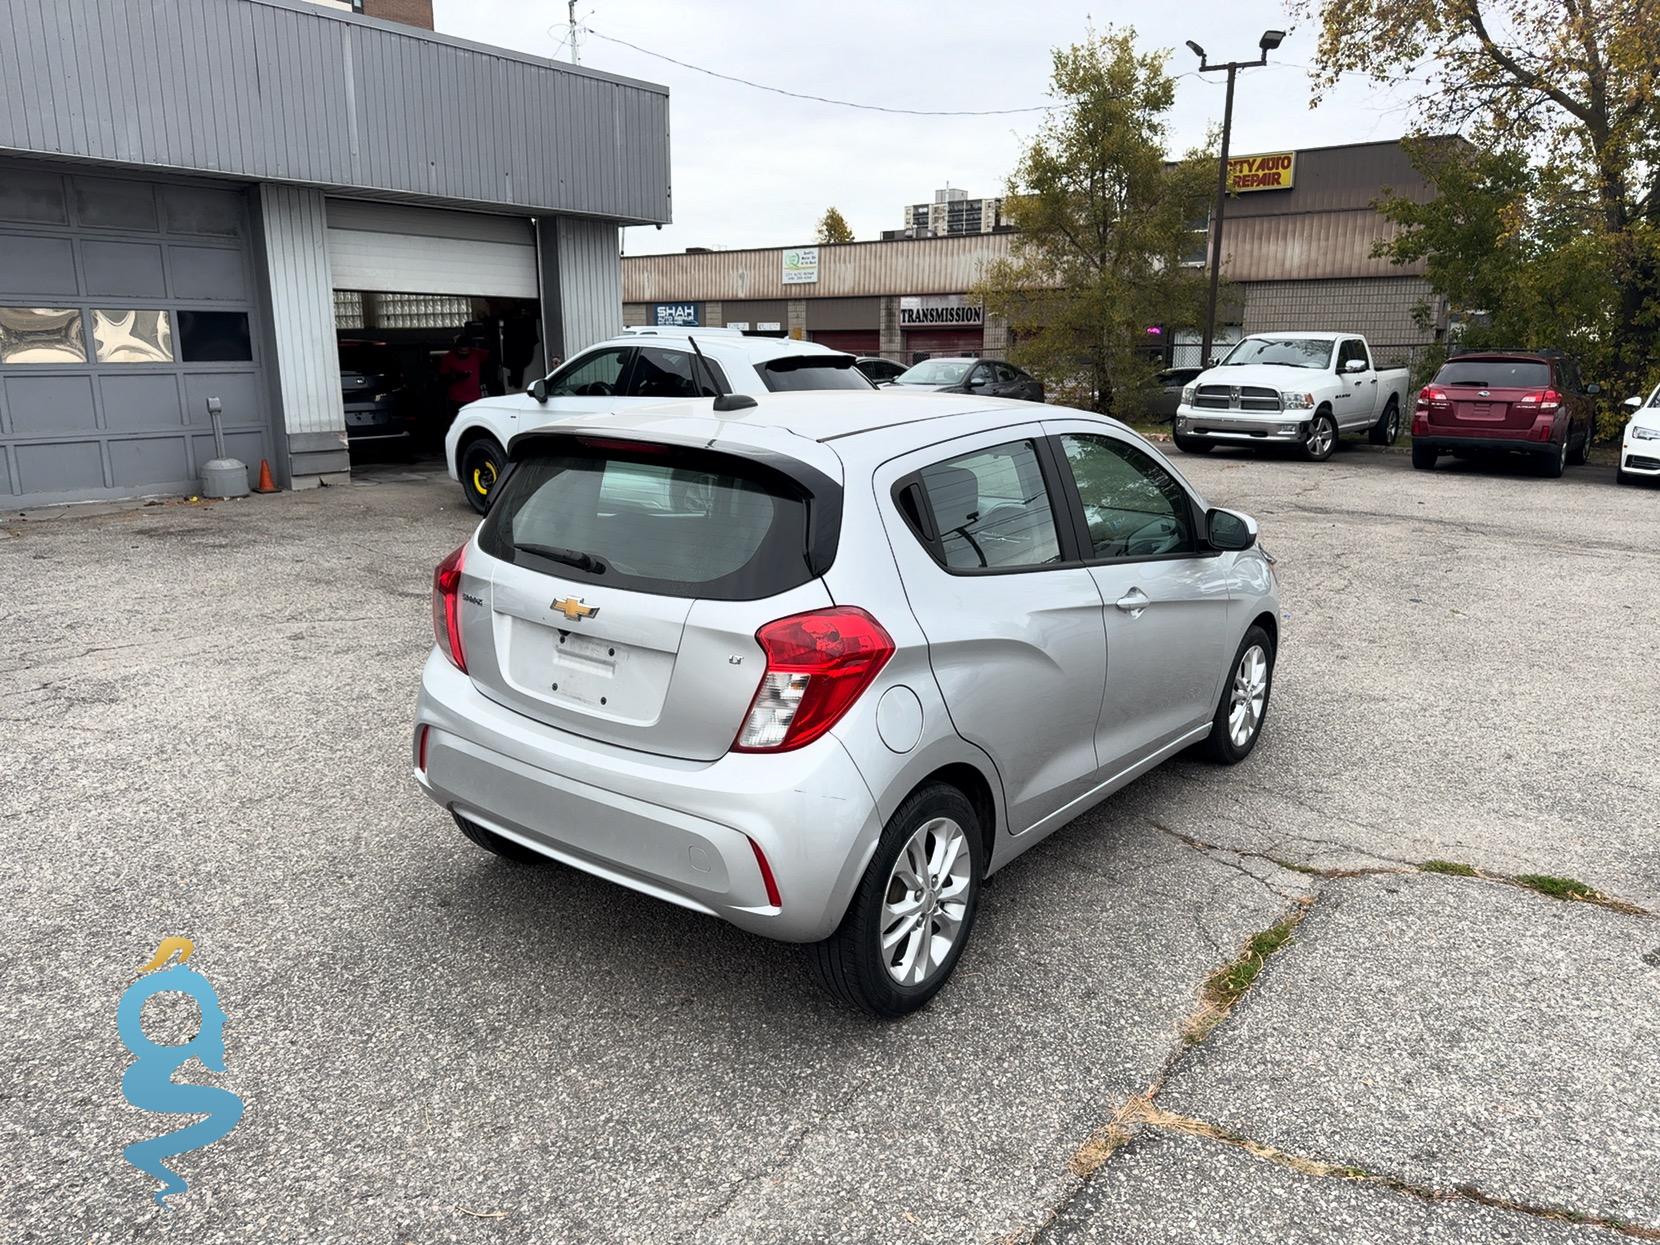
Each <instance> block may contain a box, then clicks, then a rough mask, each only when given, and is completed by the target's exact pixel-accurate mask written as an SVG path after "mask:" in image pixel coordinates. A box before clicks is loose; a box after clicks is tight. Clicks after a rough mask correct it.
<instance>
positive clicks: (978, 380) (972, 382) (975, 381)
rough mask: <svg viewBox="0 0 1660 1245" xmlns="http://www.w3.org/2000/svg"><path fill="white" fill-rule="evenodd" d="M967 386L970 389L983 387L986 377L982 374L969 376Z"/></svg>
mask: <svg viewBox="0 0 1660 1245" xmlns="http://www.w3.org/2000/svg"><path fill="white" fill-rule="evenodd" d="M968 387H969V388H970V389H984V388H985V387H986V378H985V377H984V376H971V377H969V379H968Z"/></svg>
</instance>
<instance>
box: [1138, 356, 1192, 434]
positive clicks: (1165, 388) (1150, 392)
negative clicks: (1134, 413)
mask: <svg viewBox="0 0 1660 1245" xmlns="http://www.w3.org/2000/svg"><path fill="white" fill-rule="evenodd" d="M1204 370H1205V369H1204V368H1202V367H1167V368H1165V369H1164V370H1163V371H1162V372H1159V373H1157V374H1156V375H1155V376H1154V377H1153V383H1152V384H1151V385H1150V386H1148V388H1147V389H1146V390H1145V391H1144V392H1143V396H1142V410H1143V412H1144V413H1145V414H1146V417H1147V418H1148V419H1151V420H1156V421H1157V422H1159V423H1165V424H1168V423H1169V422H1170V421H1171V420H1173V419H1175V418H1176V408H1177V407H1178V406H1180V405H1181V402H1182V387H1183V386H1184V385H1191V384H1192V383H1193V381H1194V379H1195V378H1196V377H1197V376H1198V375H1199V373H1200V372H1202V371H1204Z"/></svg>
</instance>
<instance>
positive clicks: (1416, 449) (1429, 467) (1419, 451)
mask: <svg viewBox="0 0 1660 1245" xmlns="http://www.w3.org/2000/svg"><path fill="white" fill-rule="evenodd" d="M1439 457H1440V455H1438V454H1437V453H1436V452H1435V451H1434V450H1433V449H1431V448H1430V447H1429V446H1427V445H1419V444H1417V443H1416V442H1414V443H1413V446H1412V465H1413V466H1414V467H1416V468H1417V469H1418V470H1419V471H1434V470H1435V460H1436V459H1437V458H1439Z"/></svg>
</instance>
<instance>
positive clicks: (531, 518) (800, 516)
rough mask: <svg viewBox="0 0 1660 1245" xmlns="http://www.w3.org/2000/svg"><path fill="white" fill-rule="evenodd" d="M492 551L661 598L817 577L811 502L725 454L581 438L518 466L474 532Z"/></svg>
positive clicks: (750, 593)
mask: <svg viewBox="0 0 1660 1245" xmlns="http://www.w3.org/2000/svg"><path fill="white" fill-rule="evenodd" d="M478 540H479V544H480V546H481V547H482V548H483V549H484V551H485V552H486V553H488V554H490V556H492V557H496V558H500V559H502V560H503V561H504V562H512V563H513V564H514V565H516V566H523V567H527V568H529V569H531V570H539V571H543V572H545V573H546V574H549V575H557V576H560V577H561V578H564V579H579V580H585V581H588V582H591V583H595V584H606V585H612V586H615V587H618V588H627V589H632V590H635V591H640V592H654V593H657V594H659V595H661V596H673V597H707V598H714V599H718V600H728V601H749V600H755V599H757V598H759V597H768V596H774V595H776V594H778V593H780V592H783V591H785V590H786V589H789V588H794V587H796V586H797V585H799V584H803V583H805V582H806V581H807V580H808V579H810V578H812V572H811V571H810V570H809V569H808V558H807V502H806V500H805V499H804V498H803V497H802V496H800V495H799V494H798V493H796V492H795V491H794V489H793V488H792V486H791V484H790V482H789V481H788V480H785V479H784V478H783V477H781V476H775V475H774V474H773V473H772V472H769V471H766V470H765V469H764V468H759V467H756V466H755V465H754V464H750V463H745V462H744V461H743V460H741V459H737V458H733V457H730V456H728V455H724V454H714V453H709V452H700V451H694V450H678V449H669V448H667V447H658V446H650V447H645V448H644V449H643V450H640V449H634V448H632V447H624V448H601V447H597V446H584V445H581V444H579V443H576V442H572V443H570V444H569V445H564V444H561V445H558V446H555V447H550V448H549V449H548V450H547V451H545V452H538V453H534V454H532V455H531V456H529V457H526V458H525V459H523V460H522V461H520V462H518V463H516V464H515V465H514V467H513V469H512V471H511V472H510V473H509V474H508V476H507V478H506V479H505V480H503V481H502V484H501V487H500V491H499V495H498V496H497V497H496V498H495V500H494V501H493V502H492V504H491V506H490V513H489V514H488V515H487V516H486V518H485V520H484V525H483V526H482V527H481V528H480V529H479V537H478Z"/></svg>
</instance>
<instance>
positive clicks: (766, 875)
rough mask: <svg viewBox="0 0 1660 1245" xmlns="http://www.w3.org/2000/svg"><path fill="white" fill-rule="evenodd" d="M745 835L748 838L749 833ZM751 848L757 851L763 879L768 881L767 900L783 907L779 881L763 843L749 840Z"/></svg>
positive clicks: (757, 859)
mask: <svg viewBox="0 0 1660 1245" xmlns="http://www.w3.org/2000/svg"><path fill="white" fill-rule="evenodd" d="M744 837H746V838H748V836H747V835H745V836H744ZM749 850H750V851H752V852H754V853H755V863H756V864H757V865H759V866H760V869H761V881H763V882H764V883H766V887H767V902H768V903H770V904H771V905H772V906H773V907H775V908H782V907H783V906H784V904H783V901H782V900H780V899H779V898H778V882H777V881H776V880H775V879H774V878H773V876H772V866H771V865H769V864H768V863H767V854H766V853H765V852H763V851H762V850H761V845H760V844H759V843H757V842H756V841H755V840H754V839H750V840H749Z"/></svg>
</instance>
